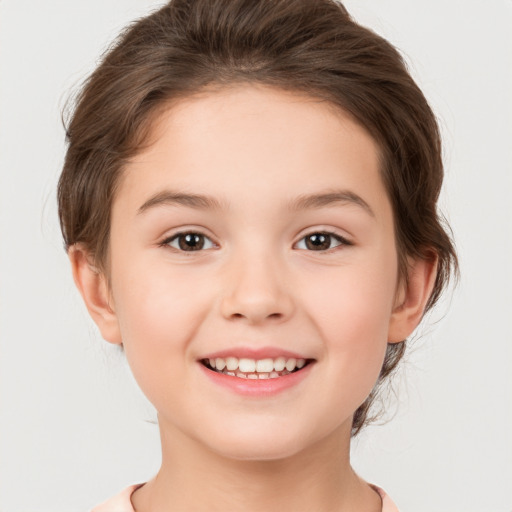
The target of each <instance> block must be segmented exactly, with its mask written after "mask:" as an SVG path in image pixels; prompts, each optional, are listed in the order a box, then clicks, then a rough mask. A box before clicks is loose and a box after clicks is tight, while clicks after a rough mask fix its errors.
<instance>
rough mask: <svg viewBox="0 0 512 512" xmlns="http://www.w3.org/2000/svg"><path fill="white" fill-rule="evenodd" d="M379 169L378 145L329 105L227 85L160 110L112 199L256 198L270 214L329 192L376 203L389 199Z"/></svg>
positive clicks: (253, 201) (293, 95)
mask: <svg viewBox="0 0 512 512" xmlns="http://www.w3.org/2000/svg"><path fill="white" fill-rule="evenodd" d="M379 168H380V158H379V148H378V146H377V143H376V142H375V140H374V139H373V138H372V137H371V136H370V135H369V134H368V133H367V131H366V130H365V129H364V128H363V127H361V126H360V125H359V124H357V123H356V122H355V121H353V120H352V118H351V117H349V116H348V115H347V114H346V113H344V112H343V111H342V110H341V109H339V108H337V107H335V106H333V105H332V104H331V103H328V102H325V101H322V100H319V99H317V98H314V97H310V96H307V95H304V94H302V93H297V92H289V91H282V90H279V89H274V88H270V87H266V86H255V85H243V86H233V87H229V88H223V89H221V90H216V91H203V92H202V93H200V94H197V95H194V96H191V97H188V98H185V99H182V100H179V101H175V102H173V103H169V104H168V105H167V108H164V109H162V111H161V112H160V114H159V115H158V117H156V118H155V120H154V122H153V125H152V130H151V137H150V143H149V145H148V147H147V149H146V150H144V151H143V152H141V153H140V154H138V155H136V156H135V157H134V158H133V159H132V160H131V161H130V163H129V164H128V165H127V166H126V168H125V172H124V176H123V180H122V182H121V184H120V187H119V188H118V195H117V197H116V202H117V201H118V200H121V201H123V202H130V203H133V205H132V206H133V207H135V205H137V204H138V207H140V205H141V204H142V203H141V201H142V200H143V199H144V197H146V199H147V198H148V197H150V196H151V195H154V194H156V193H158V192H159V191H160V190H161V189H163V188H171V189H179V190H185V191H187V192H196V193H205V194H208V195H212V194H213V195H214V196H215V197H216V198H218V199H219V201H220V202H223V204H224V206H226V208H227V207H229V206H232V205H233V202H237V201H238V202H239V204H240V205H245V206H247V207H249V206H251V205H252V206H254V207H257V206H261V204H259V205H258V202H257V201H256V199H257V198H260V199H261V197H264V198H265V199H266V204H267V205H269V207H270V204H271V203H272V201H278V200H280V199H282V200H288V201H290V200H292V199H293V198H294V197H296V196H299V195H304V194H306V193H312V192H320V191H322V190H327V189H331V190H332V189H334V188H336V189H339V188H343V189H347V190H350V191H351V192H353V193H354V194H357V195H359V196H365V200H367V202H374V201H377V202H378V199H379V197H380V196H382V195H384V196H385V191H384V187H383V184H382V180H381V177H380V172H379ZM376 206H378V205H376Z"/></svg>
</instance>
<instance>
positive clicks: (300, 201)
mask: <svg viewBox="0 0 512 512" xmlns="http://www.w3.org/2000/svg"><path fill="white" fill-rule="evenodd" d="M337 203H341V204H347V203H348V204H354V205H356V206H359V207H361V208H362V209H363V210H365V211H366V213H368V214H369V215H371V216H372V217H375V213H374V211H373V210H372V209H371V207H370V205H369V204H368V203H367V202H366V201H365V200H364V199H363V198H362V197H361V196H359V195H357V194H356V193H354V192H352V191H350V190H334V191H332V192H326V193H321V194H303V195H300V196H299V197H297V198H296V199H294V200H293V201H291V202H290V203H289V204H288V209H289V210H291V211H293V212H296V211H299V210H308V209H315V208H324V207H326V206H331V205H335V204H337Z"/></svg>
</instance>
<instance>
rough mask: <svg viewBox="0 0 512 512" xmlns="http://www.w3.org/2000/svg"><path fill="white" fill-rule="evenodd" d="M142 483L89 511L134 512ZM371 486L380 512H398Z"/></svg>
mask: <svg viewBox="0 0 512 512" xmlns="http://www.w3.org/2000/svg"><path fill="white" fill-rule="evenodd" d="M143 485H144V484H135V485H130V486H129V487H127V488H126V489H124V490H123V491H121V492H120V493H119V494H117V495H116V496H114V497H112V498H110V499H108V500H107V501H105V502H104V503H102V504H101V505H98V506H97V507H94V508H93V509H92V510H91V511H90V512H134V510H133V505H132V502H131V500H130V496H131V495H132V493H133V492H134V491H135V490H136V489H138V488H139V487H142V486H143ZM372 487H373V488H374V489H375V490H376V491H377V492H378V493H379V495H380V497H381V498H382V512H399V511H398V508H396V505H395V504H394V503H393V501H392V500H391V498H390V497H389V496H388V495H387V494H386V493H385V492H384V491H383V490H382V489H381V488H380V487H377V486H376V485H372Z"/></svg>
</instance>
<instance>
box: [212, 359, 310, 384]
mask: <svg viewBox="0 0 512 512" xmlns="http://www.w3.org/2000/svg"><path fill="white" fill-rule="evenodd" d="M207 361H208V363H209V365H210V367H211V368H212V369H214V370H217V371H219V372H222V373H224V374H226V375H231V376H236V377H240V378H242V379H247V378H249V379H276V378H277V377H282V376H283V375H288V374H289V373H291V372H293V371H294V370H297V369H299V370H300V369H301V368H303V367H304V366H305V365H306V359H296V358H295V357H290V358H288V359H286V358H285V357H277V358H276V359H271V358H270V357H267V358H266V359H258V360H256V359H249V358H247V357H245V358H241V359H238V358H237V357H226V358H223V357H217V358H211V359H208V360H207Z"/></svg>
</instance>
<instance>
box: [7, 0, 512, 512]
mask: <svg viewBox="0 0 512 512" xmlns="http://www.w3.org/2000/svg"><path fill="white" fill-rule="evenodd" d="M160 3H161V2H155V1H150V0H88V1H87V2H85V1H83V2H78V1H68V0H47V1H45V2H38V1H35V0H30V1H28V0H0V66H1V68H0V101H1V103H0V165H1V174H0V179H1V183H0V208H1V212H0V379H1V380H0V400H1V402H0V405H1V408H0V429H1V431H0V511H1V512H21V511H23V512H25V511H29V510H30V511H40V512H60V511H63V512H64V511H66V512H72V511H80V510H85V509H87V508H88V507H90V506H92V505H94V504H96V503H97V502H99V501H101V500H103V499H105V498H106V497H107V496H109V495H111V494H113V493H115V492H117V491H118V490H120V489H121V488H123V487H124V486H126V485H127V484H129V483H134V482H137V481H144V480H146V479H147V478H149V477H150V476H151V475H152V474H153V473H154V472H155V471H156V469H157V468H158V463H159V440H158V433H157V426H156V425H154V424H152V423H150V422H148V421H147V420H151V419H152V418H153V417H154V416H153V412H152V409H151V407H150V406H149V405H147V404H146V402H145V400H144V399H143V398H142V396H141V393H140V392H139V391H138V390H137V388H136V387H135V384H134V383H133V380H132V378H131V377H130V375H129V373H128V371H127V369H126V365H125V363H124V362H123V358H122V357H121V356H120V355H119V354H118V353H117V352H116V351H115V350H112V347H110V346H109V345H107V344H106V343H105V342H103V341H102V340H101V339H100V337H99V335H98V334H97V331H96V329H95V327H94V326H93V324H92V322H91V321H90V320H89V318H88V317H87V315H86V311H85V308H84V307H83V305H82V303H81V300H80V298H79V296H78V293H77V292H76V291H75V289H74V286H73V284H72V280H71V276H70V272H69V267H68V263H67V259H66V256H65V254H64V251H63V250H62V245H61V239H60V233H59V229H58V224H57V216H56V206H55V185H56V181H57V178H58V175H59V172H60V168H61V165H62V161H63V155H64V149H65V147H64V132H63V129H62V126H61V123H60V111H61V110H62V107H63V105H64V100H65V99H66V98H67V96H68V93H69V91H70V89H71V88H72V87H75V86H76V85H77V83H78V82H79V81H81V80H82V79H83V78H84V77H85V76H86V74H87V73H88V72H90V71H91V70H92V69H93V67H94V65H95V63H96V62H97V59H98V57H99V55H100V54H101V52H102V51H103V50H104V49H105V48H106V46H107V44H108V43H109V42H110V41H111V40H112V38H113V37H114V36H115V35H116V34H117V33H118V31H119V30H120V29H121V28H122V27H123V26H124V25H125V24H126V22H128V21H130V20H132V19H134V18H136V17H138V16H141V15H143V14H145V13H147V12H148V11H149V10H150V9H152V8H154V7H156V6H158V5H159V4H160ZM346 5H347V7H348V8H349V10H350V11H351V12H352V14H353V15H354V16H355V17H356V19H358V20H359V21H360V22H362V23H363V24H366V25H368V26H370V27H372V28H373V29H374V30H376V31H377V32H379V33H380V34H382V35H384V36H385V37H387V38H388V39H390V40H391V42H393V43H394V44H395V45H397V46H398V47H399V48H400V49H401V50H402V51H403V53H404V54H405V56H406V58H407V61H408V62H409V63H410V65H411V71H412V73H413V75H414V76H415V78H416V79H417V81H418V82H419V84H420V86H421V87H422V88H423V90H424V91H425V93H426V96H427V97H428V99H429V100H430V102H431V104H432V105H433V107H434V109H435V110H436V112H437V113H438V115H439V118H440V122H441V125H442V130H443V134H444V140H445V161H446V169H447V177H446V188H445V190H444V194H443V197H442V206H443V209H444V211H445V212H446V214H447V216H448V218H449V219H450V221H451V224H452V226H453V229H454V232H455V236H456V240H457V245H458V249H459V252H460V259H461V267H462V282H461V285H460V287H459V288H458V290H457V291H456V292H455V293H453V294H452V296H451V297H448V298H447V300H445V302H444V303H443V305H442V307H441V308H440V309H439V310H438V312H437V314H436V315H434V316H433V317H432V318H431V319H430V323H429V324H428V325H427V326H426V328H424V329H423V330H422V337H421V338H419V339H418V340H417V342H416V343H415V344H414V350H413V351H412V352H411V353H410V354H409V356H408V363H407V364H406V365H405V366H404V370H403V372H402V373H401V375H400V377H399V378H398V379H397V381H396V387H397V388H398V393H399V395H398V396H399V398H398V400H395V403H398V411H397V413H396V415H395V417H394V419H393V420H392V421H391V422H390V423H388V424H387V425H385V426H380V427H372V428H370V429H368V430H367V431H366V432H365V433H364V434H362V435H361V436H360V438H359V439H358V440H357V442H356V443H355V444H354V454H353V457H354V463H355V466H356V468H357V469H358V470H359V471H360V473H361V474H362V475H363V476H364V477H365V478H366V479H367V480H369V481H372V482H375V483H377V484H379V485H381V486H382V487H384V488H385V489H386V490H387V491H388V492H389V494H391V496H392V497H393V498H394V499H395V500H396V501H397V503H398V505H399V506H400V508H401V510H402V511H403V512H406V511H411V512H436V511H443V512H444V511H448V512H491V511H492V512H494V511H496V512H498V511H504V512H510V511H511V510H512V493H511V486H512V462H511V459H512V440H511V432H512V414H511V403H512V377H511V368H512V365H511V363H512V336H511V330H510V322H511V318H512V293H511V285H512V276H511V257H512V250H511V239H512V222H511V220H510V219H511V218H512V206H511V205H512V200H511V197H512V121H511V119H512V99H511V97H512V96H511V92H510V91H512V36H511V32H512V2H511V1H510V0H490V1H483V0H464V1H463V0H429V1H428V2H427V1H424V2H413V1H411V0H348V1H347V2H346ZM449 302H451V304H448V303H449ZM448 306H450V307H448ZM391 410H392V411H393V407H391Z"/></svg>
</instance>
